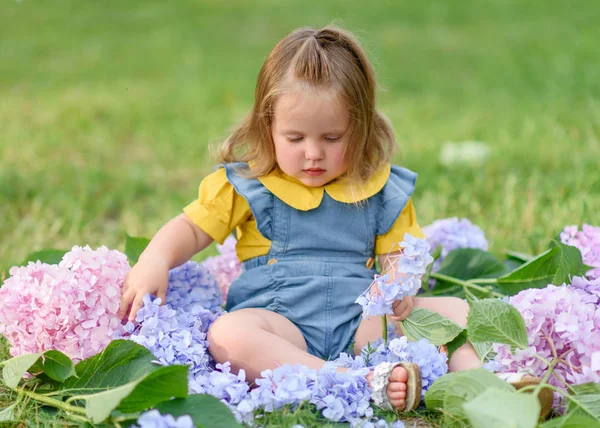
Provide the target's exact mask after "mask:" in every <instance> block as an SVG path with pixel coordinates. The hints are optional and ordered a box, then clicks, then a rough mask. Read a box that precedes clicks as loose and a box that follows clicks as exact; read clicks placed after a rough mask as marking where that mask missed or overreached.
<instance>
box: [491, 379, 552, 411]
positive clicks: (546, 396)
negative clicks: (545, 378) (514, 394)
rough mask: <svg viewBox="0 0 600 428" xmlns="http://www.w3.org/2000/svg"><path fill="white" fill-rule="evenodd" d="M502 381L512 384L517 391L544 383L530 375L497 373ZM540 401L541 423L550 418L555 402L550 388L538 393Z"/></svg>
mask: <svg viewBox="0 0 600 428" xmlns="http://www.w3.org/2000/svg"><path fill="white" fill-rule="evenodd" d="M497 375H498V376H500V378H501V379H503V380H504V381H506V382H508V383H510V384H511V385H512V386H514V387H515V388H516V389H517V390H519V389H521V388H525V387H526V386H537V385H539V384H540V382H541V381H542V380H541V379H540V378H539V377H535V376H531V375H528V374H527V373H497ZM538 400H539V402H540V419H539V420H540V421H543V420H544V419H546V418H547V417H548V415H549V414H550V411H551V410H552V404H553V402H554V395H553V394H552V390H551V389H550V388H542V389H541V390H540V392H539V393H538Z"/></svg>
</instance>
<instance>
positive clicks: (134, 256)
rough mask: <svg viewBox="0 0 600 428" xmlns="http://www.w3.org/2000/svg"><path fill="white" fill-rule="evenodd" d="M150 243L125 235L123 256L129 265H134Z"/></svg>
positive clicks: (146, 240) (144, 239) (143, 239)
mask: <svg viewBox="0 0 600 428" xmlns="http://www.w3.org/2000/svg"><path fill="white" fill-rule="evenodd" d="M148 243H150V240H149V239H147V238H136V237H133V236H129V235H127V234H125V255H126V256H127V258H128V259H129V263H131V264H132V265H134V264H136V263H137V261H138V259H139V258H140V255H141V254H142V252H143V251H144V250H145V249H146V247H147V246H148Z"/></svg>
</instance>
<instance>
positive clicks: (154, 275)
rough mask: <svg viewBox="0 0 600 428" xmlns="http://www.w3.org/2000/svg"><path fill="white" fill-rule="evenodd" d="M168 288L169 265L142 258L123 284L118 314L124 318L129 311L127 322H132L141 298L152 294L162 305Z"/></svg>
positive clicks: (139, 306) (155, 259)
mask: <svg viewBox="0 0 600 428" xmlns="http://www.w3.org/2000/svg"><path fill="white" fill-rule="evenodd" d="M168 286H169V265H168V263H167V261H166V260H164V259H160V258H154V259H152V258H143V256H142V257H140V259H139V261H138V262H137V263H136V264H135V266H134V267H133V268H132V269H131V270H130V271H129V273H128V274H127V277H125V283H124V284H123V294H122V297H121V304H120V308H119V314H120V316H121V318H125V315H127V310H128V309H129V306H130V305H131V310H130V311H129V321H134V320H135V316H136V314H137V311H138V310H139V309H140V308H141V307H142V298H143V297H144V296H145V295H146V294H147V293H150V294H154V295H155V296H156V297H159V298H160V299H161V304H163V305H164V303H165V299H166V296H167V288H168Z"/></svg>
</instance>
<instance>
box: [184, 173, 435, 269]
mask: <svg viewBox="0 0 600 428" xmlns="http://www.w3.org/2000/svg"><path fill="white" fill-rule="evenodd" d="M390 168H391V166H390V165H386V167H384V168H382V169H381V170H380V171H378V172H377V173H375V174H374V175H373V177H371V179H370V180H369V181H368V182H367V183H366V184H365V185H363V186H361V189H360V190H358V192H359V193H358V194H357V193H356V191H355V193H350V192H349V187H348V186H345V185H344V183H343V181H340V180H335V181H333V182H331V183H329V184H326V185H325V186H322V187H307V186H305V185H304V184H302V183H301V182H300V181H298V180H296V179H294V178H292V177H290V176H288V175H286V174H284V173H283V172H282V171H281V170H279V169H275V170H274V171H273V172H271V173H269V174H267V175H264V176H262V177H258V180H259V181H260V182H261V183H262V184H263V185H264V186H265V187H266V188H267V189H268V190H269V191H270V192H271V193H273V194H274V195H275V196H277V197H278V198H279V199H281V200H282V201H283V202H285V203H286V204H288V205H290V206H291V207H293V208H295V209H297V210H301V211H308V210H311V209H314V208H317V207H318V206H319V205H320V203H321V200H322V199H323V192H327V194H328V195H329V196H330V197H331V198H333V199H334V200H336V201H338V202H344V203H353V202H359V201H362V200H364V199H367V198H370V197H371V196H373V195H375V194H376V193H377V192H379V191H380V190H381V189H383V186H385V183H386V182H387V180H388V177H389V175H390ZM183 211H184V213H185V214H186V215H187V216H188V217H189V218H190V220H192V222H193V223H194V224H195V225H196V226H198V227H199V228H200V229H202V230H203V231H204V232H206V233H207V234H208V235H209V236H210V237H211V238H213V239H214V240H215V241H217V242H220V243H223V241H224V240H225V238H227V236H229V234H230V233H231V232H232V231H233V230H234V229H235V230H236V232H237V238H238V242H237V244H236V252H237V255H238V258H239V259H240V260H241V261H244V260H248V259H251V258H253V257H257V256H264V255H266V254H268V252H269V249H270V247H271V241H269V240H268V239H267V238H265V237H264V236H263V235H262V234H261V233H260V232H259V231H258V229H257V228H256V220H255V219H254V216H253V215H252V211H251V210H250V206H249V205H248V202H247V201H246V199H244V197H243V196H241V195H239V194H238V193H237V192H236V191H235V189H234V188H233V186H232V185H231V183H229V181H228V180H227V176H226V175H225V168H219V169H218V170H217V171H215V172H213V173H212V174H210V175H208V176H206V177H205V178H204V180H202V182H201V183H200V188H199V190H198V199H196V200H195V201H193V202H192V203H191V204H189V205H188V206H187V207H185V208H184V209H183ZM405 233H410V234H412V235H413V236H416V237H420V238H422V237H424V234H423V232H422V231H421V228H420V227H419V224H418V223H417V216H416V213H415V208H414V206H413V204H412V200H411V199H410V198H409V199H408V202H407V203H406V206H405V207H404V209H403V210H402V212H401V213H400V216H398V218H397V219H396V221H395V222H394V224H393V225H392V227H391V228H390V230H389V231H388V232H387V233H385V234H384V235H378V236H377V237H376V239H375V254H378V255H379V254H387V253H389V252H390V251H392V250H397V244H398V242H400V241H402V239H403V238H404V234H405Z"/></svg>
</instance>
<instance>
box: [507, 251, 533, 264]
mask: <svg viewBox="0 0 600 428" xmlns="http://www.w3.org/2000/svg"><path fill="white" fill-rule="evenodd" d="M505 254H506V257H508V258H509V259H512V260H516V261H517V262H519V264H523V263H527V262H529V261H531V260H533V259H535V256H532V255H531V254H526V253H520V252H518V251H512V250H509V251H507V252H506V253H505Z"/></svg>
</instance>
